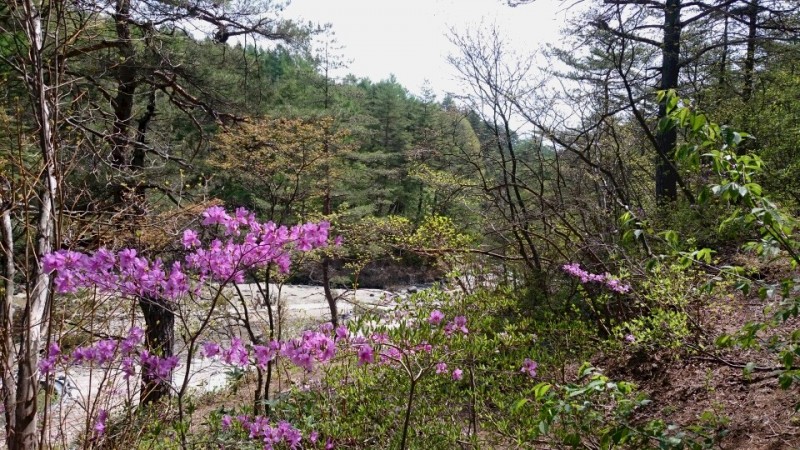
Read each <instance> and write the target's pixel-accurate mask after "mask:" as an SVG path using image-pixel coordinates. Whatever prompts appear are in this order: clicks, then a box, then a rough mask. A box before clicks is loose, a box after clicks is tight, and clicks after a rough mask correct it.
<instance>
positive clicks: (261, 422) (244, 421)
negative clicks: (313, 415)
mask: <svg viewBox="0 0 800 450" xmlns="http://www.w3.org/2000/svg"><path fill="white" fill-rule="evenodd" d="M234 421H236V422H238V423H239V424H240V425H241V427H242V428H243V429H244V430H245V431H246V432H248V433H249V436H248V437H249V438H250V439H257V440H260V441H261V442H263V443H264V449H265V450H272V449H273V448H275V446H277V445H280V444H284V445H287V446H288V447H289V448H291V449H297V448H300V444H301V443H302V441H303V434H302V433H301V432H300V430H298V429H297V428H295V427H294V426H292V424H290V423H289V422H287V421H285V420H282V421H280V422H278V423H277V424H276V425H274V424H273V423H272V422H270V420H269V419H268V418H266V417H264V416H255V417H252V418H251V417H249V416H245V415H241V416H236V417H235V418H234V417H232V416H230V415H227V414H226V415H224V416H222V429H223V430H225V431H227V430H230V429H231V427H232V426H233V424H234ZM317 439H318V435H317V433H311V435H310V436H309V441H310V442H311V443H312V444H313V443H315V442H316V441H317ZM326 448H333V447H332V446H331V447H327V446H326Z"/></svg>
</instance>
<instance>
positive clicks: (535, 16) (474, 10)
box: [283, 0, 568, 99]
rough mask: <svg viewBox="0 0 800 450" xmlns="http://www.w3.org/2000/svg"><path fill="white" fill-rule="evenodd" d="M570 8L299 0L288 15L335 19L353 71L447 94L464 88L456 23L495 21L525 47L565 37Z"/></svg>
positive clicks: (462, 1)
mask: <svg viewBox="0 0 800 450" xmlns="http://www.w3.org/2000/svg"><path fill="white" fill-rule="evenodd" d="M567 14H568V12H566V11H564V6H563V5H562V0H536V1H535V2H533V3H532V4H529V5H524V6H518V7H516V8H512V7H510V6H508V5H507V3H506V2H505V1H504V0H292V3H291V4H290V5H289V6H288V7H287V8H286V9H285V10H284V12H283V17H286V18H292V19H295V20H303V21H311V22H314V23H330V24H331V25H332V27H333V31H334V33H335V38H336V40H337V42H338V44H339V45H340V46H342V47H343V48H342V50H341V53H342V54H343V56H344V58H345V59H346V60H349V61H350V63H349V65H348V67H347V68H346V69H344V70H343V71H342V72H341V73H339V74H337V75H345V74H347V73H352V74H355V75H356V76H358V77H367V78H370V79H371V80H373V81H380V80H384V79H386V78H388V77H389V75H390V74H394V75H395V76H396V77H397V80H398V81H399V82H400V83H401V84H402V85H403V86H405V87H406V88H407V89H409V90H410V91H411V92H412V93H415V94H419V93H420V92H421V88H422V86H423V85H424V83H425V80H428V81H429V85H430V87H431V88H433V90H434V92H436V93H437V96H438V98H439V99H441V97H442V94H443V93H444V92H458V90H459V88H458V83H457V82H456V81H455V79H454V78H455V74H454V70H453V69H452V68H451V67H450V66H449V65H448V63H447V60H446V58H447V55H448V54H450V53H453V50H454V48H453V46H452V44H451V43H450V41H449V40H448V38H447V34H448V30H449V29H450V28H451V27H452V28H455V29H456V30H460V31H463V30H465V29H467V28H469V27H477V26H479V25H480V23H481V21H483V22H484V23H486V24H492V23H496V24H497V26H498V29H500V30H501V32H502V33H503V37H504V40H505V41H506V42H508V43H509V45H511V46H513V47H514V48H515V49H516V50H517V51H519V52H521V53H526V52H532V51H533V50H534V49H536V48H537V47H538V46H539V45H540V44H542V43H544V42H554V41H556V40H557V39H558V35H559V29H560V28H561V27H563V26H564V24H565V17H566V15H567Z"/></svg>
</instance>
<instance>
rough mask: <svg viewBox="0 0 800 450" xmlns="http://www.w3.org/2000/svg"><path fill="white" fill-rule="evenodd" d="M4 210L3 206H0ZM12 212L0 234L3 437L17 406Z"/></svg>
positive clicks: (1, 221) (1, 220)
mask: <svg viewBox="0 0 800 450" xmlns="http://www.w3.org/2000/svg"><path fill="white" fill-rule="evenodd" d="M0 206H2V207H5V206H6V205H0ZM12 231H13V227H12V226H11V211H10V210H8V209H6V210H5V211H3V212H2V214H1V215H0V235H2V241H1V242H0V248H2V249H3V261H2V263H3V266H2V267H3V274H2V277H3V290H4V292H3V297H2V298H0V326H1V327H2V329H0V355H2V359H1V360H0V381H2V383H3V388H2V391H0V396H2V400H3V415H4V416H5V421H6V428H5V430H6V436H11V435H12V433H13V430H14V408H15V406H14V405H15V404H16V403H17V400H16V398H17V396H16V394H17V389H16V384H17V383H16V380H14V372H13V367H14V354H15V353H16V352H15V350H14V341H13V338H12V336H13V335H14V334H13V324H14V314H13V313H14V310H13V301H14V275H15V267H14V236H13V235H12Z"/></svg>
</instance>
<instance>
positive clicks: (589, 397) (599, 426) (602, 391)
mask: <svg viewBox="0 0 800 450" xmlns="http://www.w3.org/2000/svg"><path fill="white" fill-rule="evenodd" d="M649 404H650V401H649V400H647V398H646V397H645V396H644V395H642V394H640V393H637V392H636V387H635V386H634V385H633V384H631V383H627V382H615V381H613V380H611V379H610V378H608V377H607V376H605V375H603V374H602V372H601V371H600V370H599V369H597V368H595V367H592V366H591V365H589V364H588V363H586V364H584V365H583V366H582V367H581V368H580V370H579V371H578V381H577V382H576V383H568V384H563V385H554V384H549V383H539V384H537V385H536V386H534V387H533V388H531V389H530V390H529V396H528V397H525V398H523V399H521V400H520V401H518V402H517V403H516V404H515V405H514V413H515V414H529V415H531V420H532V425H533V426H532V427H531V428H529V429H528V430H526V433H525V434H524V435H523V436H521V439H520V441H519V443H520V444H523V443H525V442H538V443H541V444H544V445H556V446H564V447H568V448H585V446H586V445H587V443H590V442H591V443H593V446H594V448H600V449H612V448H619V449H710V448H714V446H715V442H716V441H717V439H718V437H719V435H718V433H717V430H716V426H715V425H716V424H711V425H705V424H704V423H703V422H701V424H700V425H698V426H694V427H691V428H690V429H687V430H681V429H680V428H678V427H676V426H674V425H667V424H666V423H664V422H663V421H661V420H653V421H649V422H646V423H637V422H636V419H635V415H636V413H637V412H639V411H640V410H642V409H643V408H645V407H646V406H647V405H649Z"/></svg>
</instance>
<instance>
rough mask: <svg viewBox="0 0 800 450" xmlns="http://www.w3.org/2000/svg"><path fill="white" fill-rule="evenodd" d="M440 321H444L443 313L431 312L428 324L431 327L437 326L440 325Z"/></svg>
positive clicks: (435, 310) (436, 310)
mask: <svg viewBox="0 0 800 450" xmlns="http://www.w3.org/2000/svg"><path fill="white" fill-rule="evenodd" d="M442 320H444V313H443V312H441V311H439V310H438V309H434V310H433V311H431V315H430V317H428V323H430V324H431V325H439V324H440V323H442Z"/></svg>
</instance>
